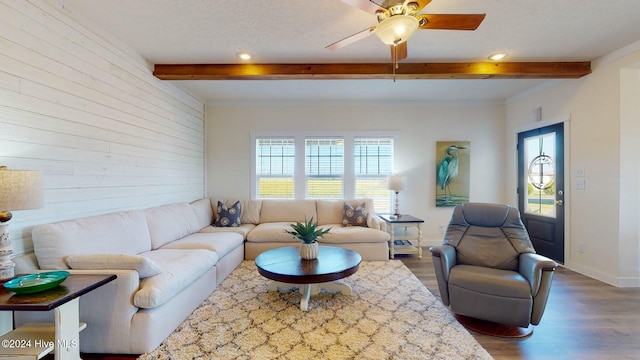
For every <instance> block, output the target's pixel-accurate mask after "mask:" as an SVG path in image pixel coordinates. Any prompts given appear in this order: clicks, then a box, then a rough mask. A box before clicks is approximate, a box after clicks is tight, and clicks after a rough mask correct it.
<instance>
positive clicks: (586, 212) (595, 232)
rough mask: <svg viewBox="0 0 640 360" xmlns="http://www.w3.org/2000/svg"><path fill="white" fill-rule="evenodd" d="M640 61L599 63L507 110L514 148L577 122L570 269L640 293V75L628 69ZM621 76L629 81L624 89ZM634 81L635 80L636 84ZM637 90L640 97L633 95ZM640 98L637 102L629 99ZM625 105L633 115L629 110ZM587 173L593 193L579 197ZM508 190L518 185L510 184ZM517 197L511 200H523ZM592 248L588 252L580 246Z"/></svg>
mask: <svg viewBox="0 0 640 360" xmlns="http://www.w3.org/2000/svg"><path fill="white" fill-rule="evenodd" d="M639 62H640V52H638V51H635V52H632V53H631V54H628V55H625V56H622V57H621V58H616V59H612V58H611V57H608V58H604V59H602V60H601V61H596V62H594V63H593V66H592V67H593V73H592V74H590V75H588V76H586V77H584V78H582V79H579V80H570V81H563V82H559V83H557V84H555V85H554V86H552V87H549V88H545V89H542V90H540V91H538V92H536V93H532V94H530V95H528V96H526V97H523V98H520V99H517V100H514V101H512V102H510V103H509V104H507V130H506V134H507V148H509V147H512V146H515V143H516V140H517V139H516V136H517V133H518V132H519V131H522V130H524V129H530V128H533V127H538V126H539V125H540V126H542V125H545V122H553V121H555V120H558V119H565V118H570V121H569V122H568V126H569V128H570V135H569V137H566V136H565V142H567V141H568V142H569V157H568V158H565V161H568V172H567V173H566V174H565V175H566V176H567V178H566V180H567V181H566V186H565V190H566V192H567V195H568V196H569V197H570V201H569V202H568V203H567V206H568V207H569V213H570V218H569V219H568V224H569V228H568V229H567V231H568V233H569V237H568V238H567V239H566V241H565V243H566V246H565V265H566V266H567V267H569V268H571V269H573V270H576V271H578V272H580V273H583V274H585V275H588V276H591V277H594V278H596V279H599V280H601V281H605V282H607V283H610V284H613V285H617V286H640V281H639V277H638V269H639V265H638V258H639V256H638V254H639V250H638V242H639V239H638V226H637V222H638V218H639V212H638V200H639V196H638V188H637V186H638V179H639V178H640V176H639V174H638V163H637V161H638V157H637V154H638V153H639V152H640V143H639V142H638V139H639V138H640V132H639V131H638V119H639V115H640V111H638V102H639V99H638V94H639V93H640V92H638V91H637V88H638V86H639V85H638V81H639V79H640V76H638V73H637V69H636V70H635V72H632V73H631V75H630V74H629V73H625V70H624V69H625V68H627V67H630V66H633V65H634V64H638V63H639ZM621 76H622V77H623V78H624V79H628V80H626V81H625V82H628V83H627V84H626V85H625V86H624V87H623V85H622V83H623V82H621ZM629 76H631V78H629ZM633 89H636V90H633ZM622 91H624V92H625V93H628V92H629V91H635V93H634V94H635V95H633V96H630V95H628V94H627V95H622ZM623 102H624V103H625V104H626V105H625V107H624V109H625V113H624V114H623V112H622V110H621V108H622V103H623ZM538 106H541V107H542V114H543V119H545V120H544V121H543V122H542V124H533V123H532V122H531V116H530V114H531V110H532V109H533V108H535V107H538ZM516 163H517V159H516V157H515V156H513V157H509V158H508V162H507V164H508V166H507V168H506V171H507V174H515V173H516V172H515V171H516V170H515V169H516ZM576 168H584V170H585V175H586V176H585V177H584V178H583V179H584V180H585V184H586V189H585V190H576V189H575V184H574V181H575V180H576V179H575V177H574V175H575V174H574V172H575V169H576ZM507 178H508V179H509V180H508V181H507V187H508V188H510V187H514V186H515V183H516V181H517V179H516V178H515V177H513V178H512V177H509V176H507ZM516 199H517V197H516V195H515V194H509V201H510V202H514V201H516ZM581 244H584V252H580V251H578V250H579V247H580V246H579V245H581Z"/></svg>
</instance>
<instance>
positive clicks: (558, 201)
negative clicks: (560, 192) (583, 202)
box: [556, 200, 564, 206]
mask: <svg viewBox="0 0 640 360" xmlns="http://www.w3.org/2000/svg"><path fill="white" fill-rule="evenodd" d="M556 205H558V206H562V205H564V201H562V200H556Z"/></svg>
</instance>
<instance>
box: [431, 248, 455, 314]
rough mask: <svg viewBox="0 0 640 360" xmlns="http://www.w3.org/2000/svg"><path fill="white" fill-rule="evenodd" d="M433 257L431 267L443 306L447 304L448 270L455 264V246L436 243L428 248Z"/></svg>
mask: <svg viewBox="0 0 640 360" xmlns="http://www.w3.org/2000/svg"><path fill="white" fill-rule="evenodd" d="M429 251H430V252H431V256H432V258H433V269H434V270H435V273H436V280H437V281H438V289H439V290H440V297H441V299H442V303H443V304H444V305H445V306H449V272H450V271H451V268H452V267H453V266H455V265H456V264H457V262H458V261H457V260H456V258H457V256H456V248H454V247H453V246H451V245H438V246H432V247H430V248H429Z"/></svg>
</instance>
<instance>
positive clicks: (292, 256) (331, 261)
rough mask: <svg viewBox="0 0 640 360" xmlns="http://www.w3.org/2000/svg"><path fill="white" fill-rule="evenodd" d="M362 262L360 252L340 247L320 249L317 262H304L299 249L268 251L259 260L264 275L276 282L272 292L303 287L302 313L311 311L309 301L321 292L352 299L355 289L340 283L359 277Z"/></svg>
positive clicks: (271, 289) (273, 283)
mask: <svg viewBox="0 0 640 360" xmlns="http://www.w3.org/2000/svg"><path fill="white" fill-rule="evenodd" d="M361 261H362V257H361V256H360V254H358V253H357V252H355V251H352V250H348V249H344V248H341V247H336V246H320V255H318V258H317V259H315V260H303V259H302V258H300V248H299V247H298V246H287V247H281V248H276V249H271V250H267V251H265V252H263V253H261V254H260V255H258V256H257V257H256V260H255V262H256V266H257V267H258V272H259V273H260V275H262V276H264V277H266V278H267V279H270V280H273V281H272V282H271V283H270V284H269V291H278V288H279V287H280V288H284V289H291V288H293V287H295V286H298V285H299V286H300V293H301V294H302V299H301V300H300V310H302V311H307V310H308V309H309V298H310V297H311V295H317V294H318V293H319V292H320V289H325V290H329V291H340V292H341V293H342V294H344V295H351V287H350V286H349V285H348V284H345V283H344V282H342V281H339V280H340V279H343V278H345V277H347V276H350V275H353V274H355V273H356V271H358V267H359V266H360V262H361Z"/></svg>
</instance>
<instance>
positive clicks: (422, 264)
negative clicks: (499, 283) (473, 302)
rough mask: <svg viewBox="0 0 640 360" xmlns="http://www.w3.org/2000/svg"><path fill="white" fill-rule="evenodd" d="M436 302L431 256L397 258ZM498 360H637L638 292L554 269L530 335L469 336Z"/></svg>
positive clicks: (639, 349)
mask: <svg viewBox="0 0 640 360" xmlns="http://www.w3.org/2000/svg"><path fill="white" fill-rule="evenodd" d="M396 258H397V259H400V260H402V262H403V263H404V264H405V265H406V266H407V267H408V268H409V269H411V271H412V272H413V273H414V274H415V275H416V276H417V277H418V278H419V279H420V280H421V281H422V283H423V284H425V286H426V287H427V288H428V289H429V290H430V291H431V292H432V293H433V294H435V295H436V296H437V297H438V298H440V293H439V291H438V285H437V283H436V278H435V274H434V270H433V263H432V262H431V256H430V255H429V253H428V252H427V253H426V254H425V256H423V259H418V258H417V257H415V256H397V257H396ZM471 333H472V335H473V336H474V337H475V338H476V340H478V342H479V343H480V344H482V346H483V347H484V348H485V349H487V351H489V353H490V354H491V355H492V356H493V357H494V358H495V359H498V360H501V359H545V360H547V359H563V360H564V359H571V360H572V359H616V360H618V359H640V288H616V287H614V286H611V285H607V284H605V283H602V282H599V281H597V280H594V279H591V278H589V277H586V276H583V275H580V274H578V273H575V272H573V271H570V270H567V269H565V268H562V267H560V268H559V269H558V270H557V271H556V273H555V275H554V279H553V283H552V285H551V294H550V295H549V301H548V303H547V308H546V310H545V313H544V315H543V317H542V321H541V322H540V324H539V325H537V326H536V327H535V329H534V331H533V334H532V335H531V336H529V337H526V338H522V339H505V338H498V337H491V336H487V335H482V334H479V333H475V332H471Z"/></svg>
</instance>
